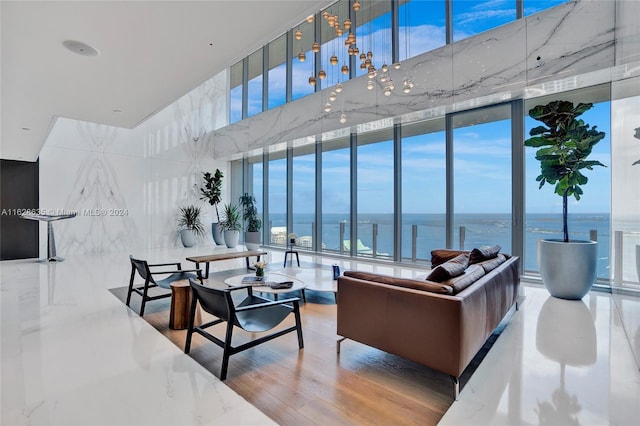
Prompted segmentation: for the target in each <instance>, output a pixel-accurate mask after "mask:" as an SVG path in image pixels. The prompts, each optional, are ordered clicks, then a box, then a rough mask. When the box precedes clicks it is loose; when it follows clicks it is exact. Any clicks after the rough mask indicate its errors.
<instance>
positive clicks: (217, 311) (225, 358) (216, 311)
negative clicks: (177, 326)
mask: <svg viewBox="0 0 640 426" xmlns="http://www.w3.org/2000/svg"><path fill="white" fill-rule="evenodd" d="M189 283H190V284H191V289H192V290H193V294H194V296H195V297H193V298H192V300H191V313H190V316H189V328H188V331H187V340H186V343H185V348H184V353H186V354H188V353H189V352H190V350H191V340H192V336H193V333H194V332H195V333H198V334H200V335H202V336H203V337H205V338H206V339H208V340H210V341H211V342H213V343H215V344H216V345H218V346H220V347H221V348H222V349H223V354H222V367H221V369H220V380H225V379H226V378H227V370H228V366H229V358H230V357H231V355H235V354H237V353H239V352H242V351H244V350H246V349H249V348H252V347H254V346H257V345H259V344H261V343H264V342H268V341H269V340H273V339H275V338H276V337H280V336H282V335H284V334H287V333H290V332H293V331H296V332H297V334H298V348H299V349H302V348H304V341H303V338H302V323H301V321H300V306H299V302H300V298H299V297H292V298H288V299H282V300H277V301H272V300H269V299H265V298H263V297H260V296H255V295H253V290H252V287H251V286H239V287H231V288H226V289H216V288H211V287H205V286H203V285H201V284H198V283H197V282H196V281H194V280H193V279H189ZM239 290H245V291H246V292H247V297H246V298H245V299H244V300H243V301H242V302H241V303H239V304H238V305H236V304H235V303H234V301H233V298H232V294H231V293H232V292H236V291H239ZM213 299H217V300H213ZM198 302H200V306H201V307H202V309H203V310H204V311H206V312H208V313H210V314H212V315H214V316H216V317H217V318H218V319H216V320H214V321H210V322H208V323H205V324H201V325H199V326H195V327H194V317H195V313H196V308H197V305H198ZM221 302H222V303H221ZM289 303H291V305H289ZM274 307H275V308H274ZM278 307H280V308H278ZM261 310H262V312H261ZM274 310H277V311H278V312H277V313H276V314H275V315H273V314H272V312H273V311H274ZM250 312H251V313H254V314H255V315H254V317H255V319H257V320H259V321H257V322H261V323H262V326H261V327H259V326H256V324H255V322H253V323H252V326H253V327H252V328H251V329H247V328H246V326H245V325H244V321H243V318H241V317H239V315H238V314H240V315H241V316H244V317H246V316H247V314H249V313H250ZM292 312H293V314H294V316H295V320H296V324H295V325H294V326H291V327H288V328H286V329H283V330H280V331H277V332H275V333H271V334H268V335H266V336H263V337H260V338H258V339H255V340H252V341H250V342H247V343H245V344H242V345H240V346H232V344H231V340H232V337H233V327H234V326H237V327H240V328H242V329H243V330H247V331H250V332H265V331H269V330H271V329H273V328H274V327H276V326H277V325H278V324H280V323H281V322H282V321H284V319H285V318H286V317H288V316H289V314H290V313H292ZM249 315H250V314H249ZM222 322H226V323H227V327H226V333H225V339H224V340H221V339H219V338H217V337H216V336H214V335H212V334H210V333H208V332H207V331H205V329H207V328H209V327H211V326H214V325H216V324H220V323H222ZM257 327H259V329H257Z"/></svg>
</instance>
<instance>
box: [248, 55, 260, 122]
mask: <svg viewBox="0 0 640 426" xmlns="http://www.w3.org/2000/svg"><path fill="white" fill-rule="evenodd" d="M248 64H249V68H248V77H247V117H251V116H252V115H256V114H259V113H261V112H262V65H263V62H262V49H259V50H256V51H255V52H253V53H252V54H251V55H249V60H248Z"/></svg>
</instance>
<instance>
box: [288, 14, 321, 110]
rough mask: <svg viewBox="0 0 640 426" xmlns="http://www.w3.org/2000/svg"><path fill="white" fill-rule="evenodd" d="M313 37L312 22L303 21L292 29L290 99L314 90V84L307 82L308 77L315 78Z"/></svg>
mask: <svg viewBox="0 0 640 426" xmlns="http://www.w3.org/2000/svg"><path fill="white" fill-rule="evenodd" d="M296 35H297V37H296ZM298 37H299V38H298ZM314 39H315V30H314V24H313V23H309V22H306V21H305V22H303V23H302V24H300V25H298V26H297V27H296V28H295V29H294V30H293V36H292V43H293V47H292V56H291V100H295V99H298V98H301V97H303V96H305V95H309V94H311V93H313V92H315V86H314V85H311V84H309V78H310V77H312V76H314V79H315V69H314V67H315V65H314V64H315V59H314V57H315V54H314V52H313V50H312V46H313V42H314V41H315V40H314ZM316 84H317V82H316Z"/></svg>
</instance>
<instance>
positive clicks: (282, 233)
mask: <svg viewBox="0 0 640 426" xmlns="http://www.w3.org/2000/svg"><path fill="white" fill-rule="evenodd" d="M268 179H269V191H268V199H267V203H268V207H267V212H268V217H267V226H268V228H267V229H268V230H269V231H268V234H269V239H270V244H272V245H276V246H285V245H286V237H287V150H286V144H279V145H278V146H273V147H271V149H270V150H269V165H268Z"/></svg>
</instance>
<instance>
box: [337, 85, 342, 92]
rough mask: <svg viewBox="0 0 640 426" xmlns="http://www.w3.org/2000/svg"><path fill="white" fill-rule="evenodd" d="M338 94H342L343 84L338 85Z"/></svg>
mask: <svg viewBox="0 0 640 426" xmlns="http://www.w3.org/2000/svg"><path fill="white" fill-rule="evenodd" d="M336 92H338V93H340V92H342V84H341V83H338V84H336Z"/></svg>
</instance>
